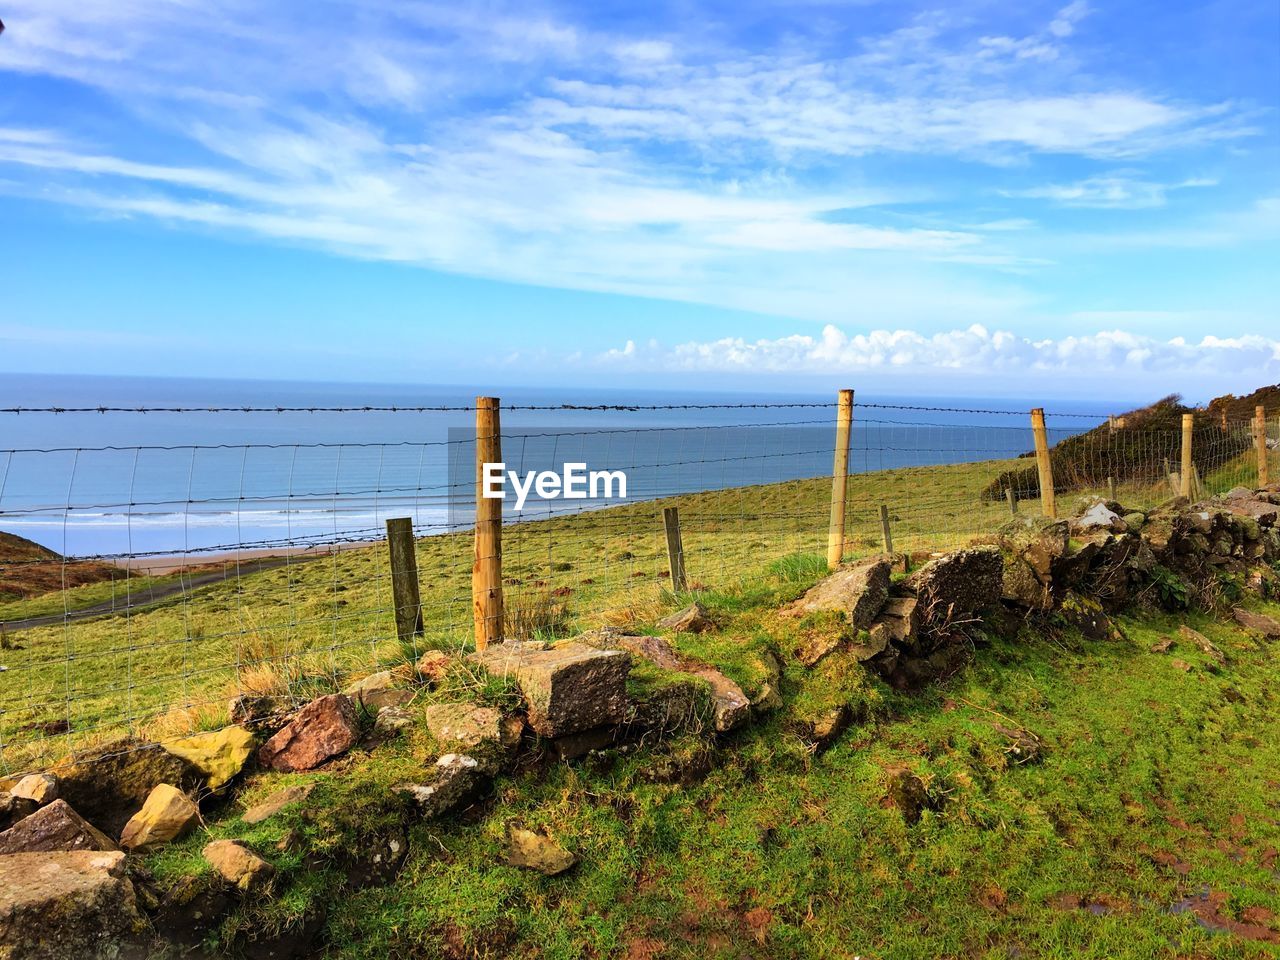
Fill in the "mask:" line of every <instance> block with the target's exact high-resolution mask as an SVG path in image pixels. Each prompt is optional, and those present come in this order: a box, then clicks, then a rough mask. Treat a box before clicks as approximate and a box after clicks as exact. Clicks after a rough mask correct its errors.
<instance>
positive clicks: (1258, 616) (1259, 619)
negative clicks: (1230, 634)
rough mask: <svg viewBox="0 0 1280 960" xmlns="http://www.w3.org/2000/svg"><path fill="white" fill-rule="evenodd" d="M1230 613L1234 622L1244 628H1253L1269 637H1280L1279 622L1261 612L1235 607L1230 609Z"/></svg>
mask: <svg viewBox="0 0 1280 960" xmlns="http://www.w3.org/2000/svg"><path fill="white" fill-rule="evenodd" d="M1231 615H1232V616H1233V617H1235V620H1236V623H1238V624H1240V626H1242V627H1244V628H1245V629H1246V630H1254V631H1256V632H1257V633H1260V634H1262V635H1263V636H1264V637H1267V638H1269V639H1275V638H1276V637H1280V622H1277V621H1276V620H1275V619H1273V618H1272V617H1268V616H1266V615H1265V614H1262V613H1254V612H1253V611H1252V610H1245V609H1244V608H1243V607H1236V608H1235V609H1234V610H1232V611H1231Z"/></svg>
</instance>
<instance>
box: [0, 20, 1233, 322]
mask: <svg viewBox="0 0 1280 960" xmlns="http://www.w3.org/2000/svg"><path fill="white" fill-rule="evenodd" d="M296 14H297V11H292V12H290V11H289V10H288V5H286V7H285V8H276V7H274V6H273V5H270V4H268V5H262V4H254V3H250V2H249V0H210V2H209V3H204V4H195V3H192V2H190V0H157V2H146V0H110V2H108V0H45V2H43V3H41V4H39V5H37V6H33V7H32V8H31V9H29V10H19V11H17V12H16V13H15V14H13V15H12V16H10V17H9V28H10V29H9V30H8V32H7V33H6V35H5V38H4V41H5V42H4V46H3V48H2V49H0V71H10V72H11V73H22V74H31V75H37V76H43V77H55V78H61V79H63V80H70V81H74V82H77V83H80V84H84V85H87V86H89V87H92V88H94V89H96V90H97V91H98V93H99V94H100V95H101V96H103V97H104V98H113V99H114V100H115V101H117V102H118V103H119V105H120V106H121V111H122V116H127V117H128V118H129V122H130V123H138V124H142V129H143V130H144V131H145V132H146V133H147V134H148V135H149V136H148V137H146V138H144V140H145V145H144V144H143V143H140V142H138V141H137V140H135V141H134V142H128V141H127V140H123V139H122V140H121V141H120V142H113V141H110V140H108V139H105V138H106V137H107V136H108V134H106V133H104V130H107V129H109V128H108V127H105V126H104V125H103V124H98V123H91V122H86V123H84V124H83V127H82V128H76V127H75V126H74V125H72V126H71V127H70V128H68V129H62V128H58V127H57V126H54V125H50V124H47V123H44V122H43V121H42V122H40V123H38V124H37V123H35V122H33V123H31V124H30V125H29V126H28V127H23V126H21V125H19V124H11V125H10V126H9V127H8V128H6V129H4V130H0V164H3V165H4V167H5V172H6V173H7V174H13V175H15V176H16V175H17V174H15V173H14V172H15V171H26V173H25V176H26V183H25V185H21V186H18V187H12V188H8V189H11V190H12V192H20V193H22V194H23V195H24V196H38V197H42V198H44V199H48V200H54V201H58V202H63V203H67V204H74V205H77V206H80V207H83V208H86V209H90V210H96V211H102V212H107V213H110V214H112V215H117V216H132V217H145V218H153V219H156V220H160V221H164V222H166V223H170V224H175V225H179V226H183V227H186V228H195V227H198V228H201V229H208V230H216V231H219V232H224V231H232V232H239V233H247V234H252V235H257V236H261V237H267V238H271V239H272V240H273V241H277V242H282V243H297V244H304V245H312V246H319V247H323V248H325V249H327V250H332V251H337V252H339V253H341V254H345V255H350V256H355V257H366V258H378V259H388V260H397V261H406V262H412V263H418V264H422V265H426V266H430V267H434V268H437V269H441V270H447V271H452V272H457V273H463V274H469V275H476V276H484V277H493V278H500V279H505V280H516V281H521V282H529V283H538V284H547V285H555V286H564V287H571V288H577V289H589V290H608V291H615V292H623V293H640V294H646V295H651V296H659V297H673V298H677V299H682V300H690V301H697V302H705V303H714V304H718V305H723V306H732V307H745V308H748V309H754V310H765V311H771V312H776V313H782V314H786V315H791V316H797V317H805V318H811V319H817V320H830V319H836V318H839V319H845V318H847V317H848V315H849V313H848V305H849V304H850V303H856V304H858V305H859V307H860V308H861V309H863V310H865V311H866V315H867V317H868V318H870V317H874V318H875V319H877V320H878V321H879V322H894V321H895V320H896V318H897V317H899V316H910V315H911V313H912V312H917V313H919V312H939V311H942V310H946V315H948V316H951V317H957V316H958V317H959V318H960V319H961V320H967V319H976V318H984V319H988V320H991V321H992V322H995V321H999V320H1001V319H1002V318H1003V317H1004V316H1005V315H1007V314H1008V313H1010V312H1011V311H1013V310H1015V309H1017V308H1018V307H1020V306H1024V305H1025V304H1026V303H1027V302H1028V301H1029V300H1032V299H1034V298H1033V297H1032V296H1031V295H1030V294H1028V293H1027V292H1026V291H1025V290H1023V289H1021V288H1019V287H1018V286H1017V285H1016V284H1015V283H1011V282H1010V278H1012V277H1015V276H1017V275H1018V274H1019V271H1024V272H1025V271H1027V270H1035V269H1039V268H1041V267H1043V266H1044V265H1045V264H1047V263H1048V262H1049V261H1050V259H1051V258H1049V257H1046V256H1044V255H1043V253H1042V252H1040V251H1038V250H1036V249H1033V248H1031V247H1029V246H1026V245H1024V244H1025V241H1024V239H1023V237H1024V235H1025V234H1026V233H1028V232H1029V231H1028V229H1027V228H1028V227H1030V226H1032V225H1033V224H1032V221H1031V218H1030V217H1028V216H1026V215H1024V214H1025V213H1026V211H1025V210H1023V209H1021V208H1022V207H1023V206H1025V205H1024V204H1018V205H1016V206H1017V207H1019V209H1017V210H1013V211H1011V210H1007V209H1006V210H994V211H983V212H982V213H981V214H979V215H976V216H974V215H962V216H960V217H955V218H940V220H939V222H938V223H934V224H930V223H924V222H919V221H916V222H912V221H911V220H910V219H908V218H903V217H895V216H890V215H889V212H890V211H894V210H895V209H896V208H898V207H900V206H903V205H906V204H910V203H919V202H920V199H921V197H922V196H931V197H935V198H937V200H938V202H940V203H947V202H951V203H957V202H960V201H959V199H958V196H959V195H961V194H963V193H964V188H963V187H962V188H949V189H950V191H951V194H952V195H951V196H947V195H946V194H947V188H940V187H939V186H938V185H936V184H935V183H934V182H932V179H931V178H930V177H929V176H928V175H927V174H926V175H923V176H922V177H921V178H920V180H918V181H916V182H910V181H907V180H905V179H894V178H887V177H885V176H883V175H880V176H877V173H876V171H877V169H878V168H876V167H875V166H874V165H873V163H872V161H875V162H878V163H881V164H893V163H897V162H898V160H899V159H900V158H907V159H908V160H909V161H915V162H921V163H923V162H925V161H937V160H938V159H939V158H942V159H944V160H946V161H948V162H952V163H956V164H976V165H978V166H980V167H985V168H987V169H996V170H1003V169H1006V168H1008V166H1009V165H1026V164H1029V163H1031V162H1032V161H1034V160H1035V159H1036V158H1039V157H1052V158H1061V157H1063V156H1069V157H1071V158H1073V159H1075V160H1077V161H1079V162H1080V163H1093V162H1095V161H1099V160H1101V161H1107V162H1110V163H1111V165H1113V166H1114V162H1113V161H1114V159H1115V158H1118V157H1124V158H1126V159H1125V161H1124V162H1125V163H1126V164H1129V163H1133V162H1136V161H1135V158H1149V157H1153V156H1156V155H1162V154H1164V153H1167V152H1169V151H1173V150H1176V149H1181V148H1186V147H1188V146H1194V145H1198V146H1204V145H1206V144H1215V143H1220V142H1225V141H1230V142H1247V141H1248V140H1249V138H1251V137H1252V135H1253V134H1254V132H1255V127H1254V118H1253V115H1252V113H1251V112H1250V111H1249V110H1248V109H1246V108H1245V107H1243V106H1241V105H1237V104H1234V103H1227V102H1218V101H1215V100H1213V99H1211V98H1210V99H1197V98H1188V97H1185V96H1176V95H1173V94H1172V93H1161V92H1159V91H1158V90H1152V89H1149V88H1146V87H1141V86H1138V85H1134V84H1128V83H1125V82H1123V81H1122V80H1117V79H1115V78H1114V76H1113V75H1111V74H1104V75H1099V76H1096V77H1095V76H1093V75H1091V74H1089V73H1088V72H1082V71H1080V70H1079V69H1078V68H1079V60H1078V58H1079V57H1080V56H1081V53H1080V52H1079V51H1078V50H1077V49H1075V47H1073V44H1074V43H1075V42H1076V41H1077V39H1078V37H1079V36H1080V34H1081V33H1082V32H1084V31H1085V29H1086V27H1087V25H1088V23H1089V19H1088V17H1089V14H1090V8H1089V6H1088V5H1087V4H1085V3H1083V2H1081V0H1075V2H1072V3H1069V4H1067V5H1066V6H1063V7H1061V8H1059V9H1056V10H1053V9H1050V10H1048V11H1047V13H1044V14H1043V15H1042V16H1041V17H1040V19H1039V23H1038V25H1035V26H1033V27H1032V28H1031V29H1029V30H1026V31H1022V32H1007V31H991V30H981V29H977V28H975V26H974V23H973V22H972V21H971V20H969V19H967V18H963V17H959V16H956V15H954V14H944V13H925V14H920V15H918V16H915V17H912V18H910V19H909V21H908V22H907V23H905V25H902V26H899V27H898V28H897V29H884V30H881V31H879V32H876V33H871V34H864V35H861V36H858V37H857V38H856V39H850V41H849V42H848V43H842V44H840V45H838V46H839V52H838V53H833V52H832V50H833V49H835V48H836V46H837V45H835V44H832V45H826V44H823V43H821V42H818V41H816V40H814V41H806V40H805V39H804V38H803V37H797V38H792V39H788V40H786V41H785V42H778V43H776V44H771V45H766V46H760V45H756V46H754V47H751V46H747V45H744V44H742V43H733V42H731V41H729V40H726V39H725V38H724V37H722V36H718V35H716V34H715V32H714V31H711V30H708V31H706V32H703V33H697V32H695V33H689V32H685V33H683V34H676V33H671V32H666V31H661V30H654V31H653V32H651V33H647V32H644V31H639V32H637V31H623V30H619V29H611V28H606V27H603V26H601V25H600V24H598V23H597V24H593V23H590V22H587V21H585V20H584V19H583V18H582V17H580V16H579V17H574V16H568V15H565V14H562V13H557V12H556V11H555V10H554V9H552V8H549V7H547V8H544V7H541V6H539V5H537V4H533V5H505V4H502V3H499V4H496V5H493V6H486V7H484V8H478V7H469V6H467V5H457V4H442V3H434V2H414V3H404V4H401V3H392V2H390V0H371V2H369V3H366V4H362V5H361V6H360V8H359V15H358V16H357V15H353V13H352V10H351V9H350V8H348V7H347V6H346V5H344V4H342V3H338V2H332V3H331V2H325V3H322V4H320V5H318V6H317V7H315V8H308V10H307V11H306V13H305V15H296ZM153 143H165V144H168V145H169V149H168V150H167V151H163V150H157V149H156V148H154V147H153V146H152V145H151V144H153ZM1204 185H1207V181H1195V180H1192V179H1184V180H1182V181H1177V182H1164V181H1158V180H1155V179H1149V178H1144V177H1143V176H1141V175H1140V174H1137V173H1135V174H1132V175H1126V176H1124V177H1119V176H1106V175H1096V176H1088V177H1081V178H1079V179H1076V180H1072V181H1070V182H1066V183H1061V184H1059V183H1056V182H1055V183H1053V184H1051V185H1049V186H1044V187H1039V188H1031V189H1024V190H1021V191H1014V190H1008V191H1006V194H1007V195H1008V196H1009V197H1013V196H1014V195H1015V194H1016V195H1017V196H1018V197H1020V198H1022V199H1027V200H1040V201H1048V202H1049V204H1050V205H1052V204H1061V205H1074V206H1094V207H1097V206H1112V207H1139V206H1156V205H1158V204H1160V203H1163V202H1164V201H1165V198H1166V196H1167V194H1168V193H1169V191H1171V190H1174V189H1183V188H1188V187H1191V186H1204ZM32 186H34V187H35V188H36V189H32ZM983 193H984V195H985V196H987V197H991V196H995V195H996V194H995V192H994V191H992V190H989V189H988V190H985V191H983ZM835 212H839V214H840V215H839V217H835V216H833V213H835ZM941 220H948V221H949V222H946V223H943V222H941ZM966 224H972V225H971V226H970V225H966ZM973 277H976V278H978V279H976V280H974V279H971V278H973ZM873 311H874V312H873Z"/></svg>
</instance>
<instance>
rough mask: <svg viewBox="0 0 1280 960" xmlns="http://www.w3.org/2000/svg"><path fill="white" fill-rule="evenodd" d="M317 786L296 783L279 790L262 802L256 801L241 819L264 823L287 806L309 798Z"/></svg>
mask: <svg viewBox="0 0 1280 960" xmlns="http://www.w3.org/2000/svg"><path fill="white" fill-rule="evenodd" d="M315 787H316V785H315V784H314V783H296V784H294V785H293V786H291V787H284V788H283V789H280V790H277V791H276V792H275V793H273V794H271V796H269V797H267V798H266V799H265V800H263V801H262V802H261V803H255V804H254V805H253V806H252V807H250V808H249V809H248V810H246V811H245V812H244V816H243V817H242V818H241V819H243V820H244V822H245V823H262V821H264V820H270V819H271V818H272V817H274V816H275V815H276V814H277V813H279V812H280V811H281V810H283V809H284V808H285V807H289V806H292V805H293V804H295V803H301V802H302V801H303V800H305V799H307V797H309V796H310V795H311V791H312V790H314V789H315Z"/></svg>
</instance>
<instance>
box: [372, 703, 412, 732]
mask: <svg viewBox="0 0 1280 960" xmlns="http://www.w3.org/2000/svg"><path fill="white" fill-rule="evenodd" d="M412 726H413V715H412V714H411V713H410V712H409V711H408V710H407V709H405V708H404V707H384V708H383V709H382V710H379V711H378V719H376V720H375V721H374V722H373V729H374V732H375V733H377V734H378V735H379V736H382V737H393V736H395V735H396V734H398V733H400V731H402V730H407V729H408V728H409V727H412Z"/></svg>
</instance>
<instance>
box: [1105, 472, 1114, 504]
mask: <svg viewBox="0 0 1280 960" xmlns="http://www.w3.org/2000/svg"><path fill="white" fill-rule="evenodd" d="M1107 499H1108V500H1110V501H1111V502H1112V503H1115V502H1116V478H1115V477H1107Z"/></svg>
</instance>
